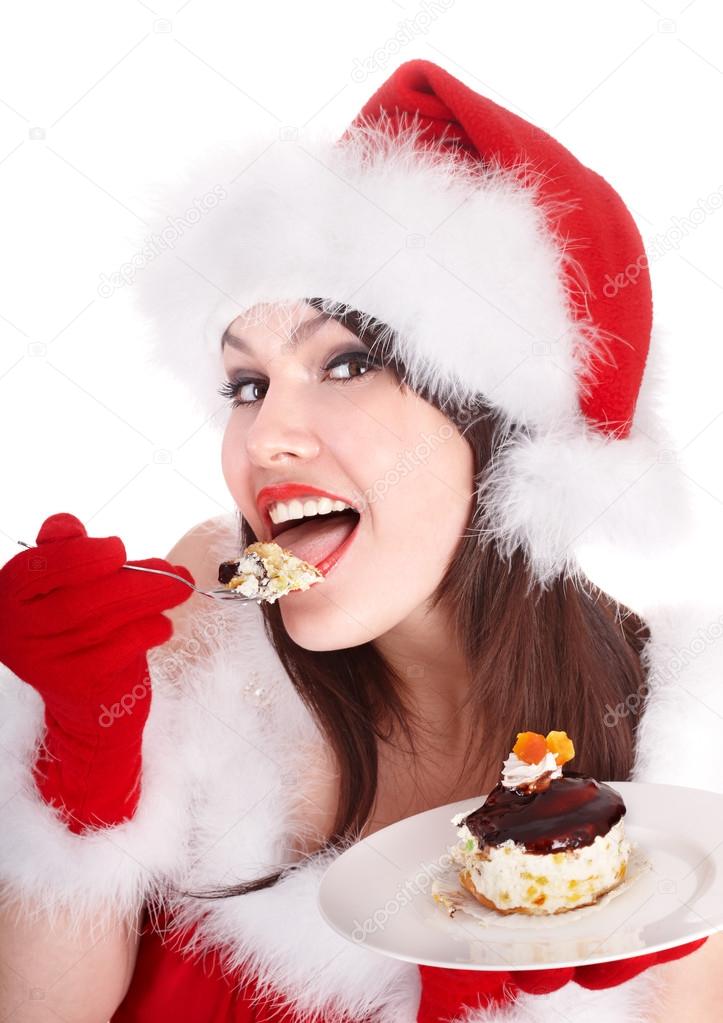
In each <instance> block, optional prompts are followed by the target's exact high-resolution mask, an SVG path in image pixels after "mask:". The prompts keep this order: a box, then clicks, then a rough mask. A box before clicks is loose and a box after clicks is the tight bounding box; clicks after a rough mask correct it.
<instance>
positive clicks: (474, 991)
mask: <svg viewBox="0 0 723 1023" xmlns="http://www.w3.org/2000/svg"><path fill="white" fill-rule="evenodd" d="M707 940H708V939H707V937H706V938H697V939H696V940H695V941H690V942H688V943H687V944H685V945H678V946H677V947H676V948H667V949H665V950H664V951H663V952H650V953H648V954H646V955H641V956H633V957H631V958H629V959H615V960H613V961H612V962H609V963H595V964H594V965H592V966H568V967H565V968H563V969H551V970H502V971H497V970H495V971H491V970H450V969H447V968H444V967H438V966H423V965H421V964H420V965H419V973H420V977H421V981H422V997H421V1000H420V1003H419V1009H418V1012H417V1023H440V1021H441V1020H446V1019H454V1018H456V1017H457V1016H461V1015H462V1014H463V1013H464V1012H465V1010H466V1009H467V1008H472V1009H477V1008H486V1007H487V1006H489V1005H500V1004H504V1003H505V1002H509V1001H511V1000H512V999H513V998H514V997H515V996H516V994H517V993H518V992H519V991H522V992H524V993H526V994H530V995H546V994H549V993H550V992H551V991H557V989H558V988H561V987H563V986H564V985H565V984H568V983H569V982H570V981H571V980H574V981H575V983H576V984H580V986H581V987H586V988H590V989H591V990H599V989H600V988H606V987H616V986H617V985H618V984H623V983H624V982H625V981H626V980H630V978H631V977H636V976H637V975H638V974H639V973H642V972H643V970H647V969H648V968H649V967H651V966H656V965H657V964H658V963H667V962H669V961H670V960H671V959H681V958H682V957H683V956H686V955H690V953H691V952H695V950H696V949H697V948H700V946H701V945H702V944H703V943H704V942H706V941H707Z"/></svg>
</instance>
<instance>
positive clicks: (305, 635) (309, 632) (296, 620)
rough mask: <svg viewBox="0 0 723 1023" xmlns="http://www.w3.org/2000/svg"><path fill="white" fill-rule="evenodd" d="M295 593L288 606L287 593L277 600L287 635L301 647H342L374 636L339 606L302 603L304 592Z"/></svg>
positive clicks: (324, 603)
mask: <svg viewBox="0 0 723 1023" xmlns="http://www.w3.org/2000/svg"><path fill="white" fill-rule="evenodd" d="M309 592H311V591H308V590H307V591H305V592H304V593H300V594H298V595H297V596H298V598H299V599H298V600H297V601H296V602H295V603H294V604H293V605H292V604H291V603H290V598H291V597H294V596H295V595H294V594H292V593H289V594H288V595H287V596H286V597H284V599H283V600H281V601H279V607H280V611H281V619H282V621H283V623H284V628H285V629H286V632H287V633H288V635H289V638H290V639H292V640H293V641H294V643H296V644H297V645H298V646H300V647H303V648H304V650H318V651H322V650H344V649H346V648H347V647H354V646H360V645H361V644H362V643H368V642H369V641H370V640H372V639H374V634H373V633H372V632H370V631H369V629H365V628H364V627H363V625H362V624H361V622H358V621H355V619H354V617H353V616H352V615H350V614H347V613H346V612H345V611H344V610H343V609H342V608H340V607H337V606H336V605H335V604H331V603H328V602H327V601H323V602H319V601H314V603H313V605H312V603H311V601H309V602H308V603H305V604H304V603H302V601H303V598H304V597H305V596H306V594H307V593H309Z"/></svg>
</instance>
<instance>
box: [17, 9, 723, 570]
mask: <svg viewBox="0 0 723 1023" xmlns="http://www.w3.org/2000/svg"><path fill="white" fill-rule="evenodd" d="M722 28H723V16H722V14H721V9H720V5H719V4H718V3H717V2H716V0H692V2H685V0H676V2H664V0H658V2H656V3H655V4H651V3H647V2H644V0H625V2H623V0H618V2H605V3H603V2H587V3H584V4H583V3H579V2H573V0H569V2H555V0H546V2H545V3H542V4H541V3H538V2H536V0H529V2H506V3H490V2H475V0H451V2H450V0H444V2H441V3H437V2H435V0H422V2H417V0H409V2H404V0H384V2H382V0H378V2H368V0H367V2H365V3H363V4H361V3H356V4H351V3H348V4H344V3H339V2H336V3H326V2H311V3H304V4H298V3H297V4H292V3H285V4H281V3H273V2H266V3H264V4H263V5H261V4H259V3H255V4H253V5H250V4H241V3H231V2H221V0H218V2H203V0H186V2H185V3H178V2H177V3H164V2H162V0H152V2H151V3H144V2H141V0H126V2H124V3H97V2H96V3H91V2H87V3H83V2H68V3H65V4H57V3H50V2H43V3H25V4H14V5H12V6H10V5H8V6H7V7H6V8H5V10H4V15H3V31H2V32H0V202H1V203H2V217H1V221H0V222H1V224H2V246H1V257H0V258H1V259H2V267H1V274H0V280H1V281H2V287H1V288H0V342H1V343H0V415H1V417H2V423H1V436H2V466H1V471H2V495H3V496H2V503H1V505H0V562H4V561H5V560H7V559H8V558H9V557H11V556H12V555H13V554H15V553H17V551H18V550H19V548H18V547H17V546H16V544H15V541H16V540H17V539H23V540H25V541H27V542H28V543H33V542H34V540H35V536H36V534H37V530H38V528H39V527H40V524H41V523H42V521H43V519H44V518H45V517H46V516H47V515H50V514H52V513H53V512H57V511H70V512H72V513H74V514H75V515H77V516H78V517H79V518H80V519H82V520H83V522H84V523H85V524H86V527H87V529H88V531H89V533H90V534H91V535H97V536H105V535H110V534H116V535H120V536H121V537H122V538H123V540H124V542H125V544H126V548H127V550H128V555H129V557H132V558H142V557H150V556H154V555H157V556H164V555H165V554H166V553H167V551H168V550H169V549H170V547H171V546H172V544H173V543H174V542H175V540H176V539H177V538H178V537H179V536H180V535H181V534H182V533H183V532H185V531H186V530H187V529H188V528H190V527H191V526H192V525H194V524H195V523H197V522H200V521H201V520H203V519H205V518H207V517H209V516H212V515H215V514H218V513H219V512H221V511H223V510H230V509H231V508H232V502H231V499H230V497H229V495H228V493H227V490H226V487H225V484H224V481H223V478H222V476H221V472H220V464H219V462H220V435H219V434H218V432H216V431H214V429H213V428H212V427H211V426H210V425H209V424H207V423H204V421H203V419H202V417H200V416H199V415H197V414H194V413H193V412H191V411H189V409H188V407H187V402H186V400H185V397H184V393H183V391H182V390H181V389H180V386H179V385H177V384H175V383H174V381H173V380H170V379H168V378H166V377H165V376H162V375H161V374H160V373H158V372H157V371H149V369H148V368H147V367H146V365H145V364H144V352H143V345H142V343H141V341H140V338H139V333H140V332H139V331H138V330H137V325H136V324H134V323H133V322H132V321H131V322H129V321H128V318H127V316H126V315H125V314H124V313H123V310H122V309H121V305H122V303H120V302H119V301H114V299H115V297H116V296H115V295H112V296H111V297H109V298H104V297H102V296H101V295H100V294H99V291H98V286H99V283H100V281H101V275H108V274H111V273H113V272H114V271H115V270H116V269H117V268H118V267H119V266H120V265H121V264H122V263H123V262H124V261H125V260H127V259H128V258H129V257H130V255H131V252H130V249H129V244H128V239H127V237H126V232H129V231H130V230H131V229H133V228H137V226H138V213H137V210H134V193H135V190H136V189H137V188H142V186H143V184H144V182H146V181H147V180H149V179H158V178H161V179H162V178H165V177H167V176H171V177H172V176H173V175H174V171H175V169H176V168H178V167H179V166H182V165H184V164H185V163H186V161H189V160H191V159H192V157H193V154H194V153H196V152H197V151H198V150H199V149H203V147H204V146H206V145H207V144H216V143H222V142H224V141H225V140H229V141H235V140H237V139H238V138H239V136H241V135H242V134H243V132H244V130H245V128H246V127H248V126H250V125H251V124H253V123H258V122H269V121H270V122H271V123H273V124H276V125H278V126H279V130H283V129H284V127H288V126H293V127H296V128H298V129H299V130H300V132H302V133H303V131H304V130H305V128H309V127H312V126H313V127H314V129H317V130H318V128H319V126H320V125H327V126H328V128H329V131H330V132H332V133H333V135H334V136H335V137H336V136H337V135H338V134H340V133H341V131H342V130H343V129H344V127H345V126H346V125H347V124H348V122H349V121H350V120H351V119H352V118H353V117H354V115H355V114H356V113H357V112H358V110H359V109H360V108H361V106H362V105H363V103H364V102H365V101H366V99H367V98H368V97H369V96H370V95H371V94H372V92H374V91H375V90H376V89H377V88H378V87H379V86H380V85H381V84H382V83H383V81H384V80H385V79H386V78H387V77H388V75H389V74H390V73H391V71H392V70H393V69H394V68H395V67H396V66H397V65H398V64H400V63H402V62H403V61H406V60H409V59H412V58H416V57H421V58H425V59H429V60H432V61H434V62H436V63H438V64H440V65H441V66H442V67H444V68H446V69H447V70H448V71H450V72H451V73H452V74H454V75H455V76H456V77H458V78H460V79H461V80H462V81H463V82H465V83H466V84H468V85H469V86H471V87H472V88H473V89H475V90H476V91H477V92H480V93H483V94H485V95H487V96H489V97H490V98H492V99H494V100H495V101H496V102H498V103H501V104H502V105H503V106H506V107H508V108H509V109H511V110H513V111H515V112H516V113H518V114H521V115H522V116H523V117H526V118H527V119H528V120H531V121H532V122H534V123H536V124H538V125H540V126H541V127H543V128H544V129H546V130H547V131H549V132H550V133H551V134H553V135H554V136H555V137H557V138H558V139H559V140H560V141H561V142H562V143H563V144H564V145H566V146H567V147H568V148H569V149H571V150H572V151H573V152H574V153H575V155H577V156H578V157H579V158H580V159H581V160H582V161H583V162H584V163H585V164H587V165H588V166H591V167H593V168H594V169H595V170H597V171H598V172H599V173H601V174H602V175H603V176H604V177H605V178H607V179H608V180H609V181H610V182H611V183H612V184H613V186H614V187H615V188H616V189H617V191H618V192H620V194H621V195H622V196H623V198H624V200H625V201H626V203H627V204H628V206H629V207H630V209H631V210H632V212H633V214H634V216H635V217H636V220H637V223H638V226H639V228H640V230H641V232H642V234H643V237H644V240H645V242H646V245H652V244H653V243H655V244H656V248H659V247H660V244H661V239H662V244H664V245H665V246H667V249H668V251H667V252H666V253H665V254H664V255H663V256H661V257H660V258H656V259H654V260H653V262H652V266H651V271H652V275H653V287H654V299H655V314H656V318H657V319H658V321H659V322H661V323H662V324H663V325H664V326H666V327H667V328H668V329H669V330H670V331H672V333H673V336H674V338H675V346H674V363H675V375H674V379H673V381H672V387H671V393H670V396H669V398H670V410H671V411H670V415H671V420H672V426H673V429H674V432H675V435H676V440H677V453H678V458H679V464H680V466H681V471H685V472H686V473H687V474H688V476H689V478H690V479H691V481H694V489H695V493H696V495H697V498H698V500H699V502H700V509H701V511H702V513H703V514H704V515H705V516H706V517H707V519H708V521H709V531H708V532H707V533H705V534H702V533H701V535H700V536H699V538H698V539H699V542H700V545H701V548H702V549H705V548H706V546H707V547H708V549H709V551H710V553H711V555H713V554H715V552H716V551H717V549H718V548H719V547H720V546H721V544H720V536H721V533H722V532H723V530H722V529H721V527H722V526H723V467H722V466H721V458H720V451H721V447H722V444H721V441H722V440H723V396H722V394H721V380H722V370H723V351H722V346H721V328H720V323H721V307H722V305H723V302H722V300H723V264H722V263H721V258H720V253H721V250H722V248H723V246H722V244H721V242H722V241H723V210H718V211H717V212H712V213H710V214H707V215H705V216H704V217H703V218H702V219H701V217H700V213H697V214H694V216H695V218H696V222H693V221H691V220H689V219H688V218H690V217H691V214H693V211H695V210H696V209H698V210H699V209H700V207H699V203H700V201H701V200H705V199H708V198H709V197H710V196H714V195H715V194H717V195H718V196H723V160H722V156H723V144H722V143H721V131H720V112H721V109H723V44H722V43H721V29H722ZM400 36H406V37H407V38H408V41H407V42H402V43H400V41H399V39H400ZM656 239H657V242H656Z"/></svg>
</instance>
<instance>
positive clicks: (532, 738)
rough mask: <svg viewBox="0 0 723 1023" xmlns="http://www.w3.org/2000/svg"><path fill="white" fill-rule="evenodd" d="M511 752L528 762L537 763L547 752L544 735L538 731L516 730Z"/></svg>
mask: <svg viewBox="0 0 723 1023" xmlns="http://www.w3.org/2000/svg"><path fill="white" fill-rule="evenodd" d="M512 752H513V753H516V754H517V756H518V757H519V758H520V760H524V761H525V762H526V763H528V764H538V763H539V762H540V761H541V760H542V759H543V758H544V757H545V756H546V754H547V752H548V750H547V743H546V741H545V736H544V735H540V733H539V732H518V733H517V742H516V743H515V745H514V746H513V747H512Z"/></svg>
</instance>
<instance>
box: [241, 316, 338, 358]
mask: <svg viewBox="0 0 723 1023" xmlns="http://www.w3.org/2000/svg"><path fill="white" fill-rule="evenodd" d="M329 319H331V317H330V315H329V314H328V313H321V314H320V315H319V316H315V317H314V319H313V320H304V321H303V322H302V323H300V324H299V326H298V327H297V328H296V329H295V330H294V331H292V333H291V336H290V337H289V339H288V342H287V343H288V344H290V345H291V346H292V347H299V346H300V345H302V344H303V343H304V342H305V341H308V340H309V338H310V337H311V335H312V334H314V333H315V331H316V330H318V328H319V327H320V326H321V324H322V323H324V322H325V321H326V320H329ZM312 328H314V329H312ZM225 345H229V346H230V347H231V348H235V349H236V350H237V351H239V352H245V353H246V354H247V355H253V348H252V347H251V345H250V344H249V342H248V341H245V340H244V338H242V337H239V336H238V334H232V333H231V331H230V329H229V328H228V327H227V328H226V330H225V331H224V332H223V337H222V338H221V351H223V349H224V346H225Z"/></svg>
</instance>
